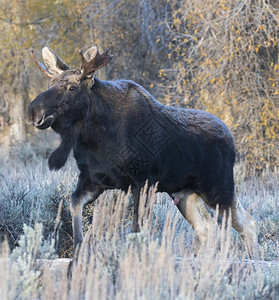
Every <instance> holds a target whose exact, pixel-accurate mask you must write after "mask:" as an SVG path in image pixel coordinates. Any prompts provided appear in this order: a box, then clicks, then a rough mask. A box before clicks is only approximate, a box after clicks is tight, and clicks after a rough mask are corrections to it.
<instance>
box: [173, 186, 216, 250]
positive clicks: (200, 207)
mask: <svg viewBox="0 0 279 300" xmlns="http://www.w3.org/2000/svg"><path fill="white" fill-rule="evenodd" d="M174 195H175V196H176V197H177V198H179V202H178V203H177V208H178V209H179V211H180V212H181V214H182V215H183V216H184V218H185V219H186V220H187V221H188V222H189V223H190V225H191V226H192V227H193V229H194V230H195V233H196V236H197V238H198V240H199V242H200V244H201V246H202V247H203V246H205V245H206V243H207V239H208V232H209V228H210V227H211V226H212V225H213V218H212V217H211V216H210V214H209V213H208V210H207V208H206V207H205V206H204V203H203V201H202V199H201V197H200V196H198V195H197V194H195V193H193V192H192V191H191V190H183V191H181V192H179V193H175V194H174Z"/></svg>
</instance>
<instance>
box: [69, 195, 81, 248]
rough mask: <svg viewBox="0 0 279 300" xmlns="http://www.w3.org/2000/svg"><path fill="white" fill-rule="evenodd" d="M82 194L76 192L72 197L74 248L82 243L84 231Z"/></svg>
mask: <svg viewBox="0 0 279 300" xmlns="http://www.w3.org/2000/svg"><path fill="white" fill-rule="evenodd" d="M82 198H83V197H82V196H81V195H80V196H77V195H75V194H73V195H72V197H71V202H70V211H71V215H72V226H73V238H74V249H76V248H77V247H78V245H80V244H81V243H82V240H83V231H82V208H83V205H82Z"/></svg>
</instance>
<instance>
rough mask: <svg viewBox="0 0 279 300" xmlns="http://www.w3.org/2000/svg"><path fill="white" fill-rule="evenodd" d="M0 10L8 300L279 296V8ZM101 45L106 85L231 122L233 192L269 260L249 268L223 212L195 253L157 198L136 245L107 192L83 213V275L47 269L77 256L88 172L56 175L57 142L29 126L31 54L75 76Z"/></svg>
mask: <svg viewBox="0 0 279 300" xmlns="http://www.w3.org/2000/svg"><path fill="white" fill-rule="evenodd" d="M0 8H1V9H0V33H1V35H0V243H1V244H0V269H1V270H2V272H1V273H0V299H28V300H29V299H46V298H47V299H92V295H94V296H95V297H96V299H121V300H123V299H129V300H130V299H160V300H161V299H167V300H169V299H178V300H179V299H191V300H192V299H274V300H277V299H279V298H278V297H279V296H278V295H279V264H278V259H279V231H278V228H279V213H278V207H279V189H278V182H279V172H278V167H279V159H278V157H279V76H278V75H279V61H278V59H279V48H278V47H279V26H278V22H279V2H278V0H165V1H163V0H155V1H152V0H137V1H132V0H102V1H100V0H94V1H91V0H73V1H70V0H45V1H41V0H0ZM92 44H95V45H97V46H98V48H99V49H100V52H102V51H103V50H105V49H106V48H109V49H110V53H111V54H113V55H114V58H113V60H112V62H111V63H110V64H109V65H108V66H106V67H105V68H103V69H101V70H100V71H97V74H96V76H97V77H98V78H100V79H104V80H107V79H108V80H110V79H120V78H124V79H131V80H134V81H136V82H137V83H139V84H141V85H142V86H144V87H145V88H146V89H147V90H148V91H149V92H150V93H151V94H152V95H153V96H155V97H156V98H157V99H158V100H159V101H160V102H162V103H165V104H167V105H175V106H181V107H186V108H197V109H203V110H206V111H209V112H211V113H213V114H215V115H217V116H218V117H219V118H221V119H222V120H223V121H224V122H225V123H226V124H227V125H228V127H229V128H230V130H231V131H232V133H233V135H234V138H235V142H236V148H237V164H236V166H235V183H236V193H237V197H238V198H239V200H240V201H241V203H242V205H243V206H244V207H245V208H246V209H247V210H248V211H249V212H250V213H251V214H252V215H253V216H254V217H255V218H256V219H257V221H258V224H259V238H258V242H259V246H260V252H261V262H256V263H255V262H251V261H250V262H248V267H247V261H245V260H244V259H245V258H247V253H246V251H245V248H244V245H243V243H242V242H241V240H239V239H238V236H237V234H236V232H234V231H233V230H232V231H231V229H230V228H229V227H226V226H224V224H223V226H221V225H220V224H219V225H218V224H217V223H218V222H217V217H216V216H214V222H215V223H214V226H213V229H212V231H210V230H209V232H208V236H209V239H208V240H209V242H208V244H207V245H206V247H205V249H200V250H197V243H196V240H195V236H194V233H193V230H192V228H191V226H190V225H189V224H188V223H187V222H186V221H185V220H184V219H183V218H182V217H181V216H180V214H179V213H178V211H177V209H176V207H175V206H174V204H173V202H172V201H171V199H169V198H168V197H167V196H166V195H165V194H157V195H155V193H154V191H152V192H151V194H150V195H149V198H150V205H151V206H152V209H151V211H152V214H151V213H149V212H148V213H147V212H146V211H145V209H149V207H148V208H142V210H141V216H140V217H141V218H142V219H143V220H144V221H143V226H142V228H141V233H139V234H137V235H133V234H131V233H130V231H131V226H132V225H131V224H132V216H133V209H132V207H133V205H132V204H133V203H132V201H133V199H132V197H131V196H130V195H124V194H122V193H120V192H119V191H108V192H106V193H103V194H102V195H101V196H100V198H99V199H98V200H97V201H96V204H94V205H93V206H92V205H91V206H90V205H89V206H86V207H85V209H84V214H83V223H84V232H87V233H86V236H85V242H84V243H83V248H82V249H81V251H80V253H79V256H78V260H77V263H76V264H75V265H74V266H73V269H72V277H71V278H68V280H66V274H64V273H57V272H55V270H54V269H53V268H52V267H51V266H49V265H48V264H45V265H42V266H38V265H37V262H38V259H39V258H42V259H46V258H47V259H57V257H60V258H65V257H72V254H73V253H72V250H73V249H72V244H73V241H72V227H71V216H70V212H69V203H68V202H69V197H70V195H71V193H72V192H73V189H74V187H75V185H76V182H77V176H78V172H77V168H76V165H75V162H74V161H73V159H70V160H69V161H68V162H67V164H66V166H65V167H63V168H62V169H61V170H59V171H58V172H53V171H50V170H49V169H48V165H47V157H48V156H49V154H50V153H51V151H53V150H54V149H55V145H56V144H57V142H58V137H57V135H56V134H55V133H53V132H52V131H51V130H46V131H44V132H42V131H38V130H36V129H34V128H31V126H29V127H28V126H27V125H26V123H25V118H26V112H27V109H28V105H29V103H30V102H31V101H32V100H33V99H34V98H35V97H36V96H37V95H38V94H39V93H41V92H43V91H45V90H46V89H47V86H48V79H47V78H45V77H44V76H43V75H42V74H41V73H40V71H39V70H38V69H37V68H36V66H35V65H34V62H33V61H32V59H31V57H30V54H29V49H30V48H31V47H32V48H33V49H34V50H35V52H36V56H37V58H38V59H39V60H41V56H40V55H41V54H40V53H41V49H42V48H43V47H44V46H48V47H50V48H52V49H53V50H54V51H55V52H56V53H57V54H58V55H59V56H60V57H61V58H62V59H63V60H64V61H65V62H66V63H67V64H69V66H71V67H73V68H77V67H79V66H80V58H79V55H78V50H79V49H80V48H81V49H82V50H83V51H85V50H86V49H88V48H89V47H91V46H92ZM142 197H145V195H142ZM141 202H142V203H145V202H144V201H141ZM92 216H93V218H92ZM108 216H109V217H108ZM92 219H93V222H92ZM38 222H39V224H38ZM88 254H90V255H88Z"/></svg>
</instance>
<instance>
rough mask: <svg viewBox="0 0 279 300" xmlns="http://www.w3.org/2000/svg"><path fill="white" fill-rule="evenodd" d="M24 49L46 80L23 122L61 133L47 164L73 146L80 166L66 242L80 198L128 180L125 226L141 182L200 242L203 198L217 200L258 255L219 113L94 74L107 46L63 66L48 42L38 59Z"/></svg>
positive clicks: (78, 226)
mask: <svg viewBox="0 0 279 300" xmlns="http://www.w3.org/2000/svg"><path fill="white" fill-rule="evenodd" d="M31 55H32V57H33V59H34V61H35V63H36V64H37V66H38V68H39V69H40V70H41V71H42V72H43V73H44V74H45V75H47V76H48V77H49V78H50V83H49V87H48V89H47V90H46V91H45V92H43V93H41V94H39V95H38V96H37V97H36V98H35V100H34V101H33V102H32V103H31V104H30V106H29V110H28V116H27V122H28V123H29V124H32V125H34V126H35V127H36V128H38V129H41V130H43V129H46V128H49V127H51V128H52V129H53V130H54V131H55V132H57V133H58V134H59V135H60V137H61V143H60V145H59V146H58V148H57V149H56V150H55V151H53V152H52V154H51V155H50V157H49V159H48V163H49V168H50V169H52V170H58V169H60V168H61V167H62V166H63V165H64V164H65V163H66V161H67V159H68V157H69V154H70V152H71V150H73V154H74V157H75V159H76V162H77V165H78V168H79V170H80V174H79V179H78V183H77V187H76V190H75V191H74V192H73V194H72V196H71V202H70V210H71V215H72V226H73V236H74V248H77V246H79V245H80V244H81V242H82V239H83V232H82V209H83V205H84V204H85V203H89V202H93V201H94V200H96V199H97V198H98V196H99V195H100V194H101V193H102V192H103V191H105V190H107V189H121V190H124V191H128V189H129V188H131V191H132V194H133V198H134V219H133V224H132V231H133V232H137V231H139V224H138V206H139V198H140V190H141V189H142V188H143V186H144V185H145V183H146V182H148V186H152V185H155V184H156V183H157V190H158V192H166V193H168V194H169V195H170V196H171V197H172V198H173V200H174V201H175V204H176V205H177V207H178V209H179V210H180V212H181V213H182V215H183V216H184V217H185V219H186V220H187V221H188V222H189V223H190V224H191V225H192V227H193V228H194V230H195V233H196V236H197V238H198V240H199V241H200V242H201V244H203V243H204V242H205V241H206V232H207V228H208V226H209V219H210V215H209V213H208V210H207V206H208V207H212V208H214V209H216V207H217V206H218V207H219V212H220V214H221V215H223V216H224V215H227V216H228V214H229V211H230V212H231V217H232V226H233V228H235V229H236V230H237V231H238V233H239V234H240V236H241V237H242V238H243V240H244V242H245V244H246V248H247V251H248V254H249V255H250V256H251V257H256V256H258V244H257V223H256V221H255V219H254V218H253V217H252V216H251V215H250V214H249V213H248V212H247V211H246V210H245V209H244V208H243V207H242V206H241V204H240V202H239V201H238V200H237V199H236V195H235V187H234V179H233V167H234V163H235V146H234V140H233V137H232V135H231V133H230V131H229V129H228V128H227V127H226V125H225V124H224V123H223V122H222V121H221V120H220V119H218V118H217V117H216V116H214V115H212V114H210V113H208V112H205V111H202V110H195V109H185V108H177V107H173V106H166V105H162V104H161V103H159V102H158V101H157V100H156V99H154V98H153V97H152V95H151V94H150V93H149V92H148V91H146V90H145V89H144V88H143V87H142V86H140V85H138V84H136V83H135V82H133V81H130V80H115V81H101V80H99V79H97V78H94V73H95V71H96V70H98V69H100V68H102V67H104V66H106V65H107V64H108V63H109V62H110V61H111V59H112V57H113V56H111V55H110V54H109V53H108V50H106V51H105V52H104V53H102V54H100V53H99V51H98V49H97V47H96V46H93V47H91V48H90V49H89V50H87V51H86V52H85V53H84V54H83V52H82V51H81V50H80V51H79V55H80V59H81V68H80V69H70V68H69V67H68V65H67V64H66V63H65V62H63V61H62V60H61V58H59V57H58V56H57V55H56V54H55V53H54V52H53V51H52V50H51V49H50V48H48V47H44V48H43V50H42V57H43V60H44V64H42V63H40V62H39V61H38V60H37V59H36V57H35V54H34V51H33V50H32V49H31Z"/></svg>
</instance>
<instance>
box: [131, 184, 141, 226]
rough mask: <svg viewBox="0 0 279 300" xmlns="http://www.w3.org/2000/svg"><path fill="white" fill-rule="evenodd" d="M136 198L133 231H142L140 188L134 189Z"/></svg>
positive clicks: (133, 192)
mask: <svg viewBox="0 0 279 300" xmlns="http://www.w3.org/2000/svg"><path fill="white" fill-rule="evenodd" d="M132 194H133V198H134V218H133V225H132V232H140V227H139V200H140V189H138V188H135V189H133V191H132Z"/></svg>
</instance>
